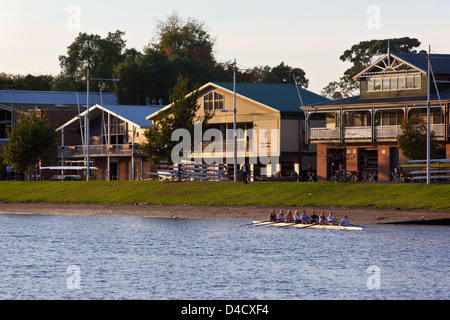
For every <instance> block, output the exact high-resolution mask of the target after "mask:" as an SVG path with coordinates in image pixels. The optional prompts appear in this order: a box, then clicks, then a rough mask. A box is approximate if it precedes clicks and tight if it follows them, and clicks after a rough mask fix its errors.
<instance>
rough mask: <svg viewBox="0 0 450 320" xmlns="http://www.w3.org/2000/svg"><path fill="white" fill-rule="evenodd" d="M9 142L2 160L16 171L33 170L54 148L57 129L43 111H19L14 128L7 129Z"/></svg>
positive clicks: (35, 169) (57, 134)
mask: <svg viewBox="0 0 450 320" xmlns="http://www.w3.org/2000/svg"><path fill="white" fill-rule="evenodd" d="M7 134H8V139H9V142H8V144H7V145H6V147H5V149H4V152H3V159H4V160H3V161H4V162H5V163H6V164H9V165H11V166H12V167H13V168H14V169H15V170H16V171H22V172H35V171H37V167H38V165H39V162H40V161H45V160H47V159H48V156H49V155H50V154H51V151H52V149H53V148H55V149H56V142H57V140H58V138H59V134H60V132H59V131H56V125H54V124H52V123H51V122H50V121H49V120H48V118H47V115H46V112H44V113H43V114H42V115H41V114H38V113H37V112H33V113H31V115H28V114H25V113H20V114H19V119H18V121H17V122H16V126H15V128H13V129H12V130H9V131H8V133H7Z"/></svg>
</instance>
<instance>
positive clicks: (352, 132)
mask: <svg viewBox="0 0 450 320" xmlns="http://www.w3.org/2000/svg"><path fill="white" fill-rule="evenodd" d="M344 137H345V139H370V138H371V137H372V127H345V130H344Z"/></svg>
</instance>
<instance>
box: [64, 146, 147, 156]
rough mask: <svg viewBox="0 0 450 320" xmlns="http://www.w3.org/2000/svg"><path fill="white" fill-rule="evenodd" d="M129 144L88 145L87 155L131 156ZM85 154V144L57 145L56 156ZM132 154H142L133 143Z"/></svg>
mask: <svg viewBox="0 0 450 320" xmlns="http://www.w3.org/2000/svg"><path fill="white" fill-rule="evenodd" d="M132 150H133V148H132V145H131V144H118V145H90V146H89V155H90V156H92V157H95V156H107V155H110V156H111V155H112V156H131V155H132ZM86 154H87V146H64V147H58V158H76V157H84V156H86ZM134 155H142V152H141V150H139V149H138V145H135V148H134Z"/></svg>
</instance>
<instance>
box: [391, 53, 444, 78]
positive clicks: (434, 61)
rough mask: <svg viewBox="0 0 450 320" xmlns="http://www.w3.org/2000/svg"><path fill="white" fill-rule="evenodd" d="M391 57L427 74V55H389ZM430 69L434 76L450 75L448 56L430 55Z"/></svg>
mask: <svg viewBox="0 0 450 320" xmlns="http://www.w3.org/2000/svg"><path fill="white" fill-rule="evenodd" d="M391 56H393V57H396V58H399V59H400V60H402V61H404V62H406V63H408V64H410V65H411V66H413V67H415V68H417V69H420V70H421V71H423V72H425V73H427V72H428V54H425V53H391ZM430 61H431V67H432V68H433V72H434V74H450V55H449V54H434V53H433V54H431V55H430Z"/></svg>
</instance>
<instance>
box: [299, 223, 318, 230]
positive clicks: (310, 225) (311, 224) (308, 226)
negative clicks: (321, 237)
mask: <svg viewBox="0 0 450 320" xmlns="http://www.w3.org/2000/svg"><path fill="white" fill-rule="evenodd" d="M315 225H317V223H310V224H307V225H306V226H305V227H301V228H298V229H306V228H310V227H312V226H315Z"/></svg>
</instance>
